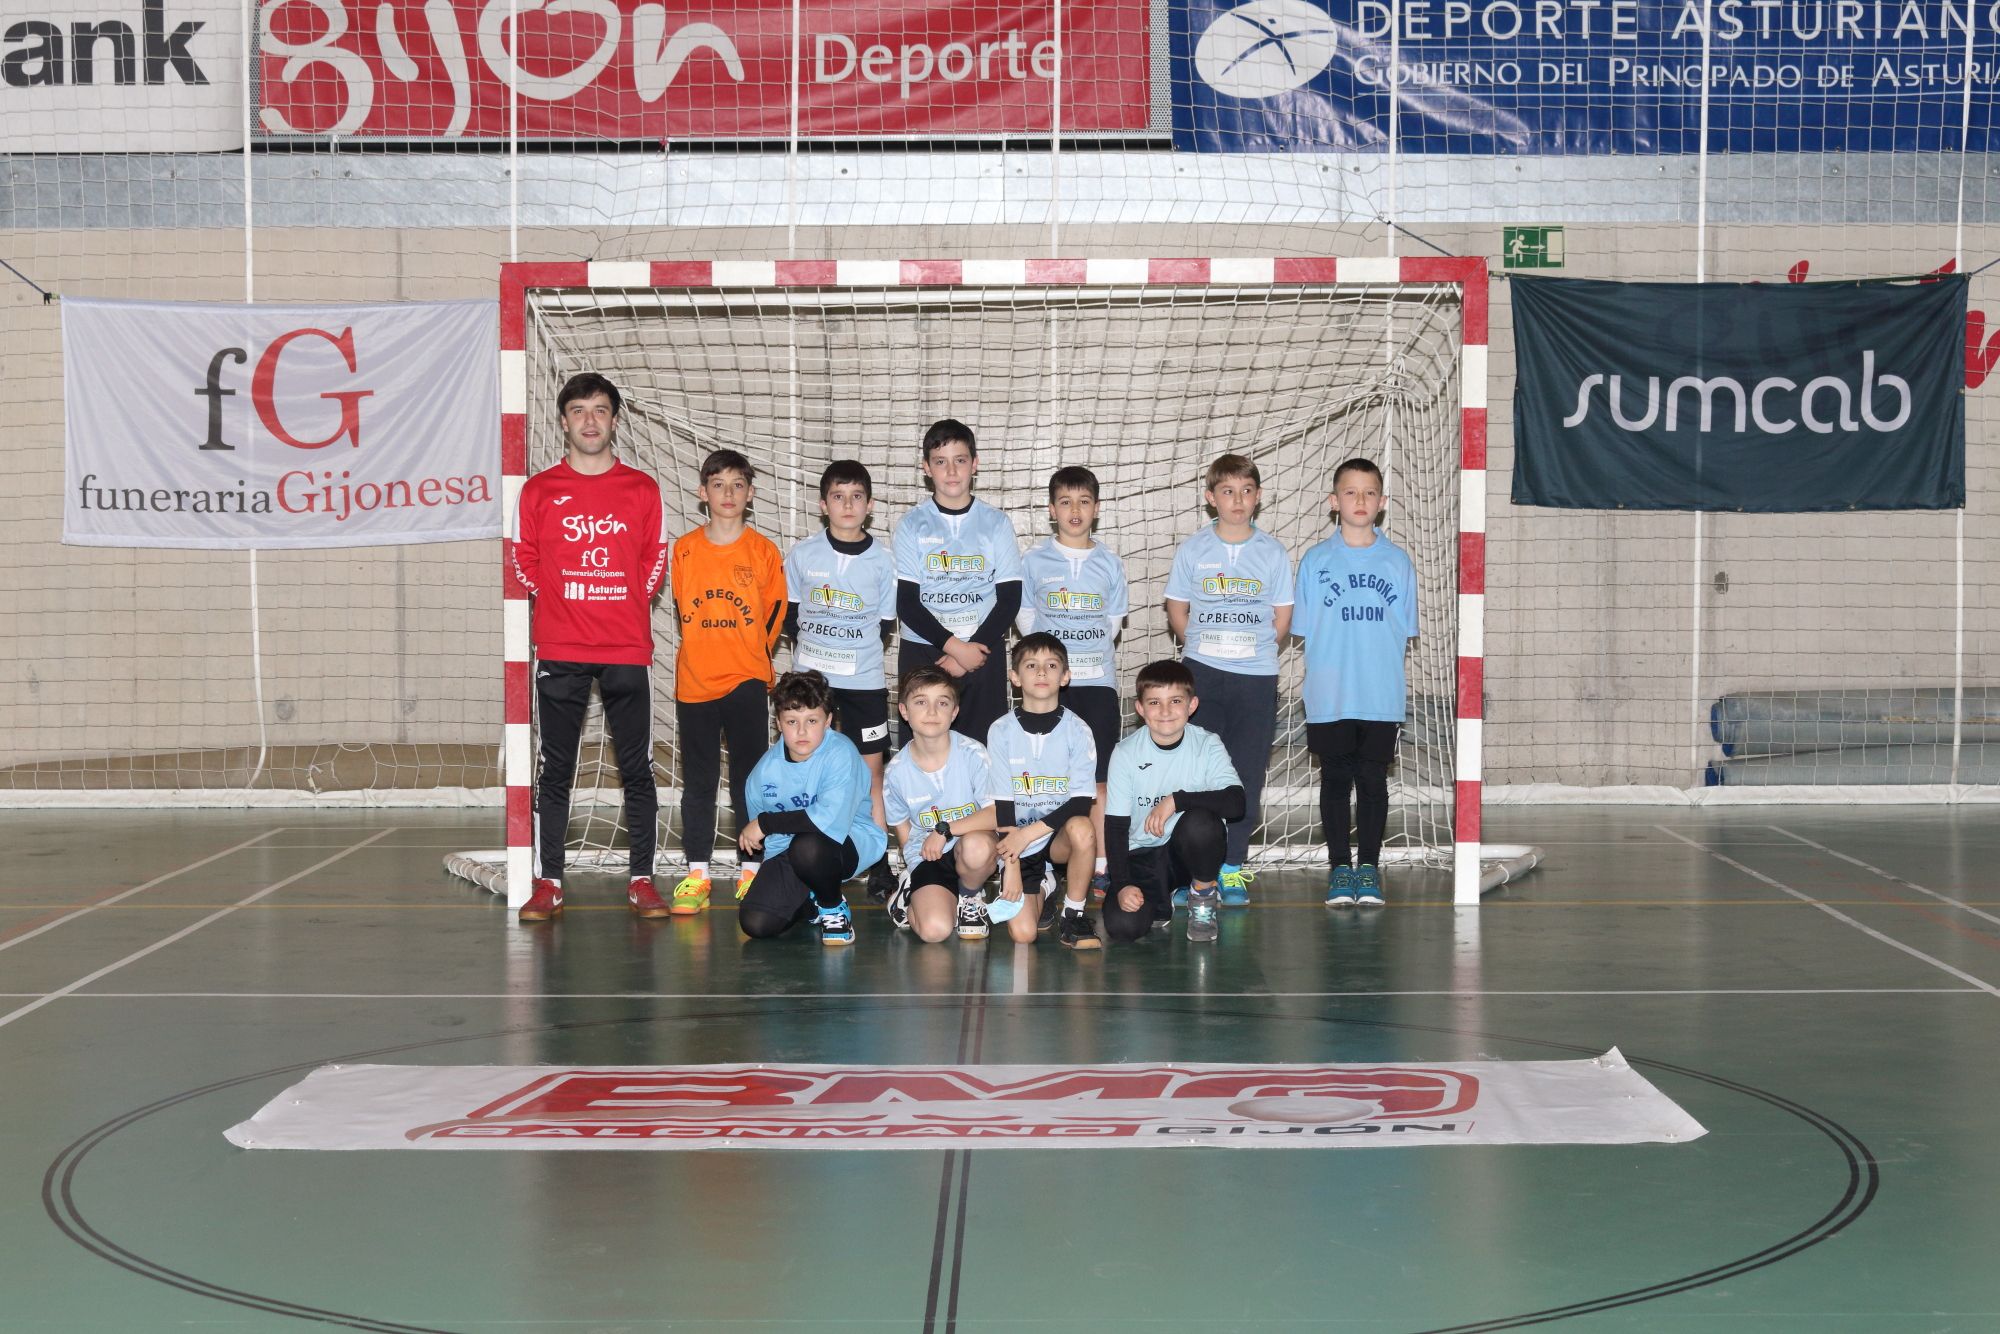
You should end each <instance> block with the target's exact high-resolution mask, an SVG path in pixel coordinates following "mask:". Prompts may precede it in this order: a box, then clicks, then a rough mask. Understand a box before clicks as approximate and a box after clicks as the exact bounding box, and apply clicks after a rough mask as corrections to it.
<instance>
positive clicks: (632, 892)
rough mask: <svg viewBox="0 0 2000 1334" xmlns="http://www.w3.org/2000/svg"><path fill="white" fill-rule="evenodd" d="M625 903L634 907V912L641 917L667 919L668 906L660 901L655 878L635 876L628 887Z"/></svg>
mask: <svg viewBox="0 0 2000 1334" xmlns="http://www.w3.org/2000/svg"><path fill="white" fill-rule="evenodd" d="M625 902H627V903H629V904H631V905H632V912H633V913H634V914H635V915H636V916H639V917H665V916H666V915H667V905H666V904H665V903H662V902H661V901H660V891H658V890H657V889H654V888H653V877H651V876H649V875H635V876H633V877H632V883H631V884H630V885H628V886H626V889H625Z"/></svg>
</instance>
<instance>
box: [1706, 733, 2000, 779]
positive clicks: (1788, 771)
mask: <svg viewBox="0 0 2000 1334" xmlns="http://www.w3.org/2000/svg"><path fill="white" fill-rule="evenodd" d="M1706 781H1707V785H1708V786H1709V787H1773V786H1777V785H1780V784H1792V783H1798V784H1813V785H1818V786H1825V787H1833V786H1842V785H1850V784H1851V785H1855V786H1862V785H1876V784H1884V783H1888V784H1899V783H1949V782H1951V781H1952V772H1951V744H1950V742H1948V741H1947V742H1945V743H1944V744H1942V745H1937V744H1924V745H1914V746H1856V747H1853V748H1852V749H1849V750H1821V751H1807V752H1802V753H1799V754H1796V755H1752V756H1748V757H1738V758H1735V759H1727V760H1711V761H1709V765H1708V775H1707V780H1706ZM1958 781H1959V782H1960V783H2000V742H1992V743H1988V742H1977V741H1975V742H1968V743H1966V744H1965V745H1963V746H1961V747H1960V748H1959V757H1958Z"/></svg>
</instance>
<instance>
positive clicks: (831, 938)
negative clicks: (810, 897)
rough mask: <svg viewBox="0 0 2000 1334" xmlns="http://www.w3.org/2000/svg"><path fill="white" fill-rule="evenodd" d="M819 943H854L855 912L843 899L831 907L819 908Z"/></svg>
mask: <svg viewBox="0 0 2000 1334" xmlns="http://www.w3.org/2000/svg"><path fill="white" fill-rule="evenodd" d="M819 943H820V944H822V945H852V944H853V943H854V914H853V913H852V912H851V911H849V909H848V907H847V900H846V899H842V900H841V901H840V902H839V903H836V904H835V905H834V906H833V907H831V908H821V909H820V910H819Z"/></svg>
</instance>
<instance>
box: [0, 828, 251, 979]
mask: <svg viewBox="0 0 2000 1334" xmlns="http://www.w3.org/2000/svg"><path fill="white" fill-rule="evenodd" d="M283 832H285V827H284V826H283V825H279V826H278V827H277V828H276V829H266V830H265V831H264V832H263V833H261V834H259V835H257V837H256V838H246V839H244V840H243V841H242V842H241V843H238V844H237V845H236V846H235V847H233V848H224V849H223V850H222V851H220V852H216V853H211V854H210V855H208V856H206V857H203V858H202V859H201V860H200V861H198V862H189V863H188V864H187V865H186V866H183V867H181V868H180V869H179V870H176V871H169V872H167V873H166V874H165V875H160V876H154V877H153V878H152V879H151V880H148V881H147V882H146V883H145V884H143V885H134V886H132V888H130V889H128V890H126V891H125V892H124V893H122V894H114V895H112V896H111V897H110V898H108V899H102V900H100V901H98V902H96V903H91V904H86V905H85V906H84V907H81V908H78V909H77V910H76V911H75V912H72V913H64V914H63V915H62V916H61V917H58V918H56V920H55V921H53V922H44V923H42V924H41V925H40V926H38V927H36V928H35V929H34V930H33V931H23V932H22V933H21V934H20V935H18V936H14V937H12V938H11V939H8V940H0V950H11V949H13V948H14V947H15V946H16V945H19V944H22V943H23V942H25V941H30V940H33V939H34V938H35V937H36V936H39V935H41V934H42V933H43V932H44V931H53V930H55V929H56V928H57V927H59V926H61V925H62V924H63V923H64V922H74V921H75V920H76V919H77V918H79V917H81V916H83V915H84V914H85V913H93V912H96V911H97V910H98V909H99V908H109V907H110V906H111V905H112V904H114V903H121V902H123V901H124V900H126V899H129V898H131V897H132V896H133V895H134V894H142V893H144V892H145V891H147V890H149V889H151V888H153V887H154V886H155V885H164V884H165V883H166V882H167V881H169V880H172V879H173V878H174V877H175V876H177V875H186V874H187V873H188V872H189V871H196V870H200V869H201V868H202V867H204V866H206V865H208V864H209V863H210V862H213V861H220V860H222V859H223V858H224V857H227V856H228V855H229V854H230V853H232V852H241V851H243V849H245V848H247V847H249V846H250V845H251V844H252V843H257V842H260V841H262V840H264V839H267V838H269V837H271V835H273V834H282V833H283Z"/></svg>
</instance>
